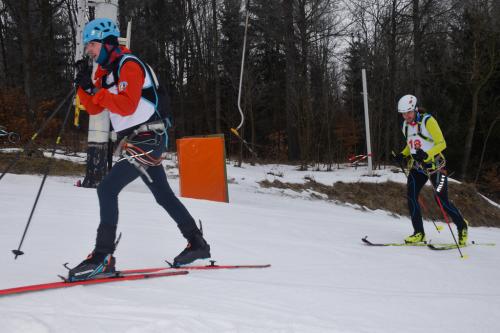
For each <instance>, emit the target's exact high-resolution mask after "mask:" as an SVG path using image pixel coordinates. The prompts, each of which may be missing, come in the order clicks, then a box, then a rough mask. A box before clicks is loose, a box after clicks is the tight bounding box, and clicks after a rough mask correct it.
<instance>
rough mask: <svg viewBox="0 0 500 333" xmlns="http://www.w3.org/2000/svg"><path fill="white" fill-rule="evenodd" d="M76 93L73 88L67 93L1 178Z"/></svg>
mask: <svg viewBox="0 0 500 333" xmlns="http://www.w3.org/2000/svg"><path fill="white" fill-rule="evenodd" d="M74 94H75V91H74V89H73V88H72V89H71V91H70V92H69V93H68V95H66V97H64V99H63V100H62V101H61V103H60V104H59V105H58V106H57V107H56V108H55V110H54V111H53V112H52V114H51V115H50V116H49V117H48V118H47V119H46V120H45V121H44V122H43V123H42V126H40V129H39V130H38V131H37V132H36V133H35V134H33V135H32V136H31V138H30V140H29V141H28V143H27V144H26V145H25V146H24V147H23V148H22V149H21V150H20V151H18V152H17V155H16V157H15V158H14V160H13V161H12V162H11V163H10V164H9V165H7V168H5V170H4V171H3V173H2V174H1V175H0V180H1V179H2V178H3V177H4V176H5V174H6V173H7V172H9V170H10V169H11V168H12V167H13V166H14V165H15V164H16V163H17V162H18V161H19V159H20V158H21V154H22V153H23V152H24V151H26V150H28V149H29V148H31V145H32V144H33V142H35V140H36V138H37V137H38V135H40V133H42V131H43V130H44V129H45V128H46V127H47V125H48V124H49V121H50V120H52V118H54V116H55V115H56V114H57V113H58V112H59V110H60V109H61V108H62V107H63V106H64V104H66V102H67V101H68V99H70V98H71V99H72V96H74Z"/></svg>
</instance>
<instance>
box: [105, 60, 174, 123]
mask: <svg viewBox="0 0 500 333" xmlns="http://www.w3.org/2000/svg"><path fill="white" fill-rule="evenodd" d="M128 61H133V62H135V63H137V64H139V65H140V66H141V68H142V70H143V71H144V73H145V74H146V73H147V74H148V75H149V77H150V78H151V79H152V80H153V83H154V84H153V85H152V86H150V87H147V88H143V89H142V93H141V97H143V98H145V99H147V100H148V101H150V102H151V103H152V104H154V105H155V111H156V112H155V115H156V117H157V118H158V119H161V120H163V121H164V123H165V127H166V128H170V127H172V124H173V113H172V109H171V107H170V98H169V96H168V94H167V91H166V89H165V88H164V87H163V85H160V82H159V81H158V78H157V77H156V74H155V73H154V71H153V69H152V68H151V66H149V65H148V64H146V63H144V62H142V61H141V60H140V59H139V58H137V57H136V56H135V55H132V54H125V55H123V57H122V58H121V59H120V62H119V63H118V64H117V65H116V66H115V67H114V69H113V77H114V78H115V81H118V80H119V77H120V69H121V67H122V66H123V65H124V64H125V63H126V62H128Z"/></svg>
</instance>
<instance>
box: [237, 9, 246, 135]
mask: <svg viewBox="0 0 500 333" xmlns="http://www.w3.org/2000/svg"><path fill="white" fill-rule="evenodd" d="M248 1H249V0H247V1H246V3H245V11H246V18H245V34H244V36H243V52H242V55H241V68H240V85H239V89H238V110H239V111H240V115H241V122H240V124H239V125H238V127H236V131H238V130H239V129H240V128H241V126H243V122H244V121H245V116H244V115H243V110H242V109H241V88H242V85H243V73H244V70H245V53H246V50H247V31H248V14H249V12H248Z"/></svg>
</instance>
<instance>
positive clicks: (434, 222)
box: [418, 196, 443, 233]
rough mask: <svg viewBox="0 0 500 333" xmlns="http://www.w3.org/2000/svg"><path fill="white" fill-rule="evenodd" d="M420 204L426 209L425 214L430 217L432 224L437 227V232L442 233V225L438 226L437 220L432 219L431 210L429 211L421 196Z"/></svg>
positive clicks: (419, 198)
mask: <svg viewBox="0 0 500 333" xmlns="http://www.w3.org/2000/svg"><path fill="white" fill-rule="evenodd" d="M418 202H419V203H420V206H422V208H423V209H424V213H425V214H426V215H427V216H429V218H430V219H431V221H432V224H434V226H435V227H436V230H437V232H438V233H441V230H443V227H442V226H440V225H437V224H436V220H435V219H434V218H433V217H431V216H430V215H431V214H430V212H429V210H428V209H427V206H426V204H425V201H424V198H423V197H421V196H419V197H418Z"/></svg>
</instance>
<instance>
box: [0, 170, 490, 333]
mask: <svg viewBox="0 0 500 333" xmlns="http://www.w3.org/2000/svg"><path fill="white" fill-rule="evenodd" d="M170 164H172V163H171V162H170ZM168 173H169V175H170V177H169V181H170V184H171V186H172V188H173V189H174V191H175V192H176V193H178V177H176V176H177V169H175V168H169V169H168ZM377 174H378V176H377V177H367V176H365V175H366V170H365V169H363V168H358V169H357V170H353V169H352V168H344V169H341V170H334V171H333V172H313V171H307V172H299V171H296V170H294V168H293V167H291V166H278V165H273V166H254V167H252V166H249V165H244V167H243V168H236V167H233V166H231V165H228V178H229V179H230V184H229V195H230V203H229V204H225V203H216V202H209V201H204V200H194V199H187V198H182V201H183V202H184V204H185V205H186V206H187V208H188V209H189V210H190V212H191V213H192V215H193V216H194V217H195V218H196V219H202V221H203V226H204V230H205V236H206V238H207V240H208V241H209V243H210V245H211V247H212V257H213V259H215V260H217V262H218V263H219V264H267V263H269V264H272V267H271V268H267V269H255V270H234V271H201V272H196V271H195V272H191V273H190V274H189V275H185V276H175V277H165V278H158V279H154V280H145V281H130V282H117V283H112V284H103V285H94V286H78V287H73V288H69V289H59V290H53V291H47V292H41V293H28V294H22V295H17V296H9V297H0V327H1V328H0V331H1V332H9V333H10V332H31V333H38V332H120V333H125V332H196V333H200V332H367V333H368V332H369V333H373V332H384V333H386V332H419V333H421V332H426V333H429V332H440V333H441V332H454V333H455V332H456V333H458V332H498V317H497V316H498V313H500V282H499V281H500V265H499V264H498V260H499V257H500V246H498V245H497V246H495V247H481V246H476V247H469V248H466V249H464V252H465V253H466V254H467V255H468V259H460V258H459V254H458V251H456V250H453V251H441V252H438V251H431V250H428V249H427V248H425V247H418V248H411V247H403V248H401V247H384V248H377V247H367V246H365V245H363V244H362V242H361V238H362V237H364V236H366V235H369V238H370V239H372V240H374V241H380V242H383V241H390V242H395V241H401V240H402V239H403V238H404V237H405V236H407V235H408V234H409V233H411V231H412V230H411V226H410V221H409V219H408V218H400V219H398V218H394V217H391V216H390V215H389V214H388V213H386V212H384V211H380V210H378V211H360V210H359V209H356V207H351V206H349V205H338V204H335V203H333V202H328V201H323V200H316V199H313V198H312V197H311V196H310V193H308V192H303V193H297V192H293V191H291V190H278V189H263V188H260V187H259V185H258V184H257V181H260V180H262V179H268V180H270V181H272V180H273V179H279V180H280V181H283V182H303V181H304V177H305V176H307V177H312V178H314V179H315V180H316V181H318V182H322V183H325V184H333V183H334V182H335V181H339V180H341V181H344V182H347V181H386V180H388V179H390V180H392V181H403V180H404V178H403V175H402V174H400V173H399V174H395V173H392V172H390V171H389V170H388V169H387V170H384V171H377ZM40 181H41V176H27V175H23V176H20V175H12V174H8V175H6V176H5V177H4V179H2V180H1V181H0V213H1V215H0V216H1V223H0V267H1V274H0V289H4V288H11V287H16V286H19V285H25V284H34V283H43V282H51V281H56V280H57V278H56V275H57V274H65V273H66V270H65V269H64V268H63V267H62V264H63V263H65V262H70V263H71V264H76V263H78V262H80V261H81V260H82V259H83V258H84V257H85V256H86V255H87V254H88V252H89V251H90V250H92V247H93V244H94V239H95V231H96V228H97V225H98V221H99V209H98V208H99V207H98V202H97V196H96V193H95V190H93V189H85V188H78V187H75V186H73V183H74V182H75V181H76V179H75V178H74V177H49V178H48V180H47V182H46V185H45V188H44V190H43V193H42V196H41V199H40V202H39V204H38V208H37V210H36V212H35V216H34V218H33V220H32V223H31V226H30V229H29V232H28V235H27V237H26V240H25V243H24V245H23V248H22V249H23V250H24V251H25V255H24V256H21V257H19V258H18V259H17V260H14V258H13V255H12V253H11V250H12V249H15V248H17V246H18V243H19V240H20V237H21V235H22V232H23V230H24V227H25V223H26V221H27V219H28V215H29V212H30V209H31V207H32V205H33V202H34V199H35V194H36V191H37V190H38V187H39V185H40ZM402 195H403V194H402ZM401 200H403V198H401ZM119 231H121V232H122V233H123V237H122V240H121V243H120V245H119V247H118V249H117V251H116V257H117V267H118V268H122V269H126V268H141V267H157V266H159V265H162V263H163V260H164V259H172V258H173V257H174V256H175V255H176V254H177V253H178V252H180V251H181V250H182V248H183V247H184V246H185V241H184V240H183V238H182V237H181V235H180V233H179V231H178V230H177V228H176V226H175V223H174V222H173V221H172V220H171V219H170V218H169V217H168V216H167V214H166V213H165V212H164V211H163V210H162V209H161V208H160V207H158V206H157V205H156V203H155V202H154V199H153V197H152V195H151V194H150V193H149V192H148V190H147V188H146V187H145V185H144V184H142V183H141V181H136V182H134V183H132V184H130V185H129V186H128V187H126V188H125V190H124V191H123V192H122V194H121V195H120V223H119ZM426 231H427V234H428V237H429V238H431V239H432V240H433V241H434V242H450V241H451V235H450V233H449V232H448V231H447V228H445V229H444V230H443V232H441V233H440V234H438V233H437V231H435V230H434V229H433V227H432V224H430V223H429V224H426ZM470 238H471V239H472V240H476V241H478V242H495V243H497V244H500V230H498V229H495V228H471V230H470Z"/></svg>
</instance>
